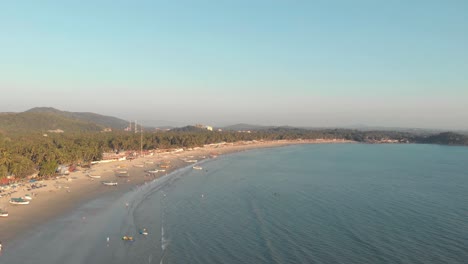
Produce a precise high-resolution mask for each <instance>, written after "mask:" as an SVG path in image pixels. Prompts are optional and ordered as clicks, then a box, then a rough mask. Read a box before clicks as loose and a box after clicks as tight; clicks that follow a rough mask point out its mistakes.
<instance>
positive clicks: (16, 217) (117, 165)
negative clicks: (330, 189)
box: [0, 139, 355, 244]
mask: <svg viewBox="0 0 468 264" xmlns="http://www.w3.org/2000/svg"><path fill="white" fill-rule="evenodd" d="M332 143H355V142H354V141H349V140H340V139H335V140H278V141H264V142H262V141H256V142H252V141H250V142H245V141H244V142H236V143H227V144H224V145H216V146H207V147H203V148H198V149H195V150H189V151H182V152H178V153H166V152H162V153H158V154H155V155H153V156H146V157H139V158H136V159H134V160H125V161H116V162H109V163H101V164H96V165H93V166H92V167H91V169H90V170H89V171H86V170H85V169H80V170H78V171H76V172H72V173H70V175H68V176H67V177H64V178H61V179H51V180H44V181H41V182H40V183H41V184H43V185H47V186H46V187H43V188H39V189H33V190H32V192H33V193H34V195H33V199H32V201H31V203H30V204H29V205H10V204H9V203H8V201H9V199H10V198H12V197H22V196H24V195H25V194H30V195H31V194H32V192H31V191H27V190H26V188H27V187H26V186H22V187H19V190H18V191H17V192H16V193H14V194H12V195H11V196H10V197H1V198H0V208H2V209H6V211H8V212H9V216H8V217H6V218H1V219H0V241H2V242H3V243H4V244H6V243H8V241H13V240H16V239H21V237H22V236H24V235H25V234H26V233H27V232H28V231H33V228H36V227H40V226H41V225H42V224H44V223H47V222H48V221H50V220H52V219H54V218H56V217H59V216H61V215H63V214H65V213H67V212H70V211H71V210H73V209H74V208H76V207H77V206H79V205H81V204H83V203H85V202H87V201H91V200H93V199H96V198H98V197H99V196H101V195H105V194H109V193H114V194H116V193H120V194H121V195H123V194H124V193H127V192H128V191H130V190H132V188H134V187H135V186H137V185H141V184H143V183H145V182H148V181H152V180H153V179H155V178H159V177H161V176H163V175H167V174H170V173H172V172H174V171H175V170H178V169H181V168H184V167H187V166H191V164H192V163H189V162H186V161H184V159H185V160H187V159H189V158H190V159H194V160H195V159H196V160H197V161H201V160H206V159H212V158H216V156H217V155H226V154H230V153H236V152H241V151H246V150H253V149H261V148H274V147H282V146H289V145H299V144H332ZM210 155H211V157H210ZM163 161H165V162H167V163H168V164H170V168H167V169H165V172H159V173H156V175H155V176H154V177H153V176H147V173H146V172H145V170H153V169H154V168H156V167H157V164H160V163H162V162H163ZM141 164H143V167H140V165H141ZM135 165H137V166H135ZM118 169H121V170H127V171H128V173H129V174H130V177H128V178H127V177H117V176H116V175H115V171H116V170H118ZM87 174H92V175H99V176H101V178H100V179H93V178H90V177H88V175H87ZM102 181H116V182H117V183H118V185H117V186H105V185H103V184H102V183H101V182H102ZM29 184H30V183H27V184H26V185H29Z"/></svg>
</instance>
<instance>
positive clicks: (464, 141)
mask: <svg viewBox="0 0 468 264" xmlns="http://www.w3.org/2000/svg"><path fill="white" fill-rule="evenodd" d="M417 141H418V143H426V144H441V145H460V146H468V136H467V135H461V134H457V133H452V132H444V133H440V134H436V135H430V136H427V137H422V138H419V139H418V140H417Z"/></svg>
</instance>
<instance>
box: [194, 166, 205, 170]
mask: <svg viewBox="0 0 468 264" xmlns="http://www.w3.org/2000/svg"><path fill="white" fill-rule="evenodd" d="M192 168H193V169H194V170H203V168H202V167H200V166H193V167H192Z"/></svg>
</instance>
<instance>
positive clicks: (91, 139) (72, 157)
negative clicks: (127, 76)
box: [0, 127, 468, 178]
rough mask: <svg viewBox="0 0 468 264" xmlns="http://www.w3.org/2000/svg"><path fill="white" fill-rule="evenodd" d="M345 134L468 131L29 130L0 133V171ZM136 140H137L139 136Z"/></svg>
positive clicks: (357, 137) (455, 137)
mask: <svg viewBox="0 0 468 264" xmlns="http://www.w3.org/2000/svg"><path fill="white" fill-rule="evenodd" d="M299 138H301V139H319V138H322V139H334V138H336V139H348V140H354V141H358V142H364V143H379V142H387V141H388V140H393V141H394V142H405V143H429V144H431V143H433V144H445V145H468V136H465V135H459V134H455V133H441V134H438V135H432V136H422V135H416V134H411V133H407V132H395V131H365V132H364V131H357V130H348V129H325V130H309V129H298V128H289V127H278V128H271V129H264V130H258V131H253V132H251V133H241V132H233V131H225V132H212V131H207V130H202V129H198V128H197V129H194V128H193V127H187V128H182V129H177V130H176V131H167V132H146V133H143V134H142V135H140V134H135V133H132V132H123V131H121V132H112V133H99V132H81V133H58V134H54V133H49V134H48V136H44V135H43V134H42V133H30V134H28V135H18V134H9V135H8V136H7V135H1V134H0V177H4V176H7V175H15V176H17V177H19V178H21V177H25V176H27V175H31V174H32V173H35V172H37V173H38V174H39V175H40V176H49V175H53V174H54V173H55V170H56V168H57V166H58V165H59V164H67V165H71V164H77V165H78V164H79V165H89V163H90V162H91V161H95V160H99V159H101V158H102V153H103V152H107V151H115V152H118V151H123V150H139V149H140V144H141V143H142V147H143V149H144V150H150V149H158V148H160V149H167V148H176V147H195V146H203V145H204V144H211V143H218V142H223V141H224V142H235V141H242V140H282V139H299ZM140 140H141V141H140Z"/></svg>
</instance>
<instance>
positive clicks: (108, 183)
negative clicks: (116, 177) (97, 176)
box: [102, 181, 117, 186]
mask: <svg viewBox="0 0 468 264" xmlns="http://www.w3.org/2000/svg"><path fill="white" fill-rule="evenodd" d="M102 184H104V185H107V186H117V182H115V181H103V182H102Z"/></svg>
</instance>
